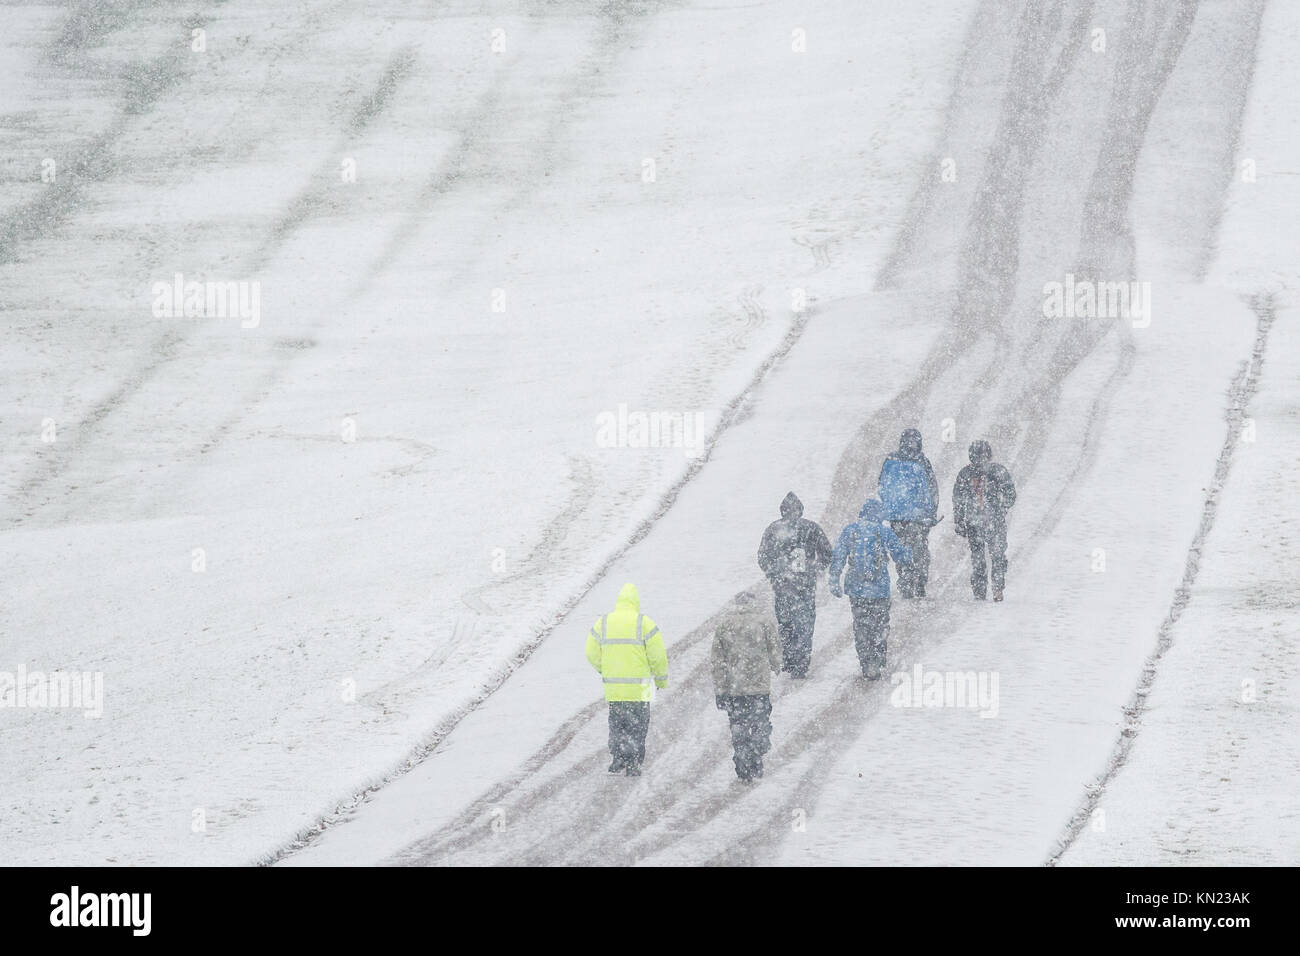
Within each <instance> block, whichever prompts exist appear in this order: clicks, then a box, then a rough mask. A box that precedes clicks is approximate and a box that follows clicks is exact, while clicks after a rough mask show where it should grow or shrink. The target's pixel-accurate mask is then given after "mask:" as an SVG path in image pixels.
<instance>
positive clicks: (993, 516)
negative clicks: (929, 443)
mask: <svg viewBox="0 0 1300 956" xmlns="http://www.w3.org/2000/svg"><path fill="white" fill-rule="evenodd" d="M1015 503H1016V486H1015V484H1014V483H1013V482H1012V480H1011V473H1010V472H1009V471H1007V470H1006V468H1004V467H1003V466H1002V465H999V464H998V463H997V462H995V461H994V460H993V449H992V447H991V446H990V445H989V443H988V442H986V441H983V440H980V441H974V442H971V446H970V464H969V465H967V466H966V467H965V468H963V469H962V470H961V471H960V472H958V474H957V481H956V483H955V484H954V485H953V486H952V518H953V528H954V530H955V531H956V532H957V533H958V534H959V535H961V536H962V537H963V538H965V539H966V543H967V544H969V545H970V563H971V572H970V584H971V590H972V591H973V592H974V594H975V600H977V601H983V600H985V598H986V596H987V594H988V584H989V577H990V576H991V577H992V579H993V600H995V601H1001V600H1002V593H1003V591H1004V590H1005V588H1006V583H1007V512H1008V511H1010V510H1011V507H1012V506H1013V505H1014V504H1015ZM986 555H987V558H986ZM990 565H991V567H989V566H990ZM990 572H991V575H990Z"/></svg>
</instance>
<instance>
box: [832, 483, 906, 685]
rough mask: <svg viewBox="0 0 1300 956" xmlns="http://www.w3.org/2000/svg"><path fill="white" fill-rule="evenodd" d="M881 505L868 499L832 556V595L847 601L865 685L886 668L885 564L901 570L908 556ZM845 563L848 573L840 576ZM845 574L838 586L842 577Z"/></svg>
mask: <svg viewBox="0 0 1300 956" xmlns="http://www.w3.org/2000/svg"><path fill="white" fill-rule="evenodd" d="M884 517H885V506H884V505H883V504H881V502H880V500H879V499H877V498H868V499H867V502H866V504H864V505H863V506H862V511H861V512H859V513H858V520H857V521H855V522H853V524H851V525H849V526H848V527H846V528H845V529H844V530H843V531H842V532H840V537H839V540H838V541H836V542H835V552H834V554H833V555H832V557H831V594H832V595H834V596H835V597H837V598H838V597H843V596H844V595H845V594H847V595H848V596H849V606H850V607H851V608H852V609H853V644H854V647H855V648H856V649H857V652H858V662H859V663H860V664H861V665H862V676H863V677H865V678H867V679H868V680H876V679H877V678H879V677H880V669H881V668H882V667H884V666H885V652H886V634H887V632H888V628H889V559H890V558H893V559H894V563H895V564H897V565H898V566H899V568H902V567H903V566H904V565H907V564H910V563H911V562H912V551H911V549H910V548H908V547H907V546H905V545H904V544H903V543H902V542H901V541H899V540H898V535H896V534H894V532H893V530H891V529H890V528H887V527H886V526H885V525H884ZM845 564H847V565H848V573H847V574H844V567H845ZM841 574H843V575H844V580H843V581H842V582H841V580H840V575H841Z"/></svg>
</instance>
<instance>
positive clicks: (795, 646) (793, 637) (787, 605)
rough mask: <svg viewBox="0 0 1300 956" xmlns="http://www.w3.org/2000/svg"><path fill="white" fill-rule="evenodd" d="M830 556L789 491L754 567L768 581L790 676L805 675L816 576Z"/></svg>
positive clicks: (821, 535) (814, 612)
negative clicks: (759, 570) (759, 569)
mask: <svg viewBox="0 0 1300 956" xmlns="http://www.w3.org/2000/svg"><path fill="white" fill-rule="evenodd" d="M830 561H831V545H830V542H829V541H827V540H826V533H825V532H824V531H822V529H821V527H820V526H818V524H817V523H816V522H814V521H810V520H809V519H807V518H805V517H804V516H803V502H802V501H800V500H799V497H798V495H796V494H795V493H794V492H793V491H792V492H790V493H789V494H787V495H786V496H785V500H783V501H782V502H781V517H780V518H778V519H777V520H776V521H773V522H772V523H771V524H770V525H768V526H767V530H766V531H764V532H763V540H762V541H761V542H760V543H759V546H758V566H759V567H760V568H762V570H763V573H764V574H765V575H766V576H767V580H768V582H769V583H770V584H771V585H772V594H773V597H774V599H775V605H776V621H777V626H778V627H779V628H780V631H781V654H782V669H783V670H786V671H789V672H790V676H791V677H794V678H804V677H807V676H808V666H809V664H810V663H811V662H812V639H813V628H814V627H815V625H816V623H817V601H816V597H817V577H818V576H819V575H820V574H821V573H822V572H823V571H825V570H826V567H827V566H828V565H829V564H830Z"/></svg>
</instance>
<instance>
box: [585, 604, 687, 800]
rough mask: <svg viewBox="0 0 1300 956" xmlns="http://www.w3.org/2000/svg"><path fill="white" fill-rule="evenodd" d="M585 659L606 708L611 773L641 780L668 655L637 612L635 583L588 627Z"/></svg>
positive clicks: (652, 628)
mask: <svg viewBox="0 0 1300 956" xmlns="http://www.w3.org/2000/svg"><path fill="white" fill-rule="evenodd" d="M587 660H588V661H589V662H590V663H591V666H592V667H594V668H596V671H597V673H599V674H600V676H601V680H602V681H603V682H604V685H605V700H606V701H608V703H609V753H610V756H611V757H612V758H613V762H612V763H611V764H610V765H609V772H610V773H625V774H627V776H629V777H639V776H640V775H641V764H642V763H643V762H644V761H645V740H646V734H647V732H648V731H649V730H650V702H651V701H652V700H654V696H655V691H656V690H664V689H665V688H666V687H667V686H668V652H667V650H666V649H665V648H664V638H663V635H662V634H661V633H660V632H659V626H658V625H657V624H655V622H654V621H653V620H652V619H651V618H649V617H647V616H646V615H644V614H642V613H641V596H640V594H639V593H638V592H637V589H636V585H635V584H624V585H623V587H622V588H621V589H620V590H619V592H618V601H617V602H616V603H615V605H614V610H613V611H611V612H610V613H609V614H605V615H603V616H601V617H600V618H598V619H597V620H596V623H595V624H593V625H592V626H591V632H590V633H589V634H588V635H587Z"/></svg>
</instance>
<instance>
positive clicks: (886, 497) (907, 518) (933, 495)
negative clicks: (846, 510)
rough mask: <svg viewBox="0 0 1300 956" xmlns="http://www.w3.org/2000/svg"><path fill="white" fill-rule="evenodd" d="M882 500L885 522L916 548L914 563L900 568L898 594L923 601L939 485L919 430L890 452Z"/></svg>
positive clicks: (884, 467)
mask: <svg viewBox="0 0 1300 956" xmlns="http://www.w3.org/2000/svg"><path fill="white" fill-rule="evenodd" d="M880 500H881V502H883V503H884V505H885V520H886V521H888V522H889V526H890V527H891V528H893V529H894V533H895V534H897V535H898V539H899V540H900V541H902V542H903V544H905V545H906V546H907V547H909V548H911V549H912V564H911V565H910V566H909V567H900V568H899V569H898V594H899V596H900V597H904V598H923V597H925V586H926V585H927V584H928V583H929V582H930V529H931V528H933V527H934V526H935V524H937V521H936V520H935V513H936V512H937V511H938V510H939V482H938V481H937V480H936V479H935V477H934V468H933V467H931V465H930V459H929V458H926V457H925V453H924V452H923V451H921V433H920V431H918V430H917V429H915V428H908V429H906V430H905V431H904V432H903V434H902V436H901V437H900V438H899V440H898V451H895V452H890V454H889V456H888V457H887V458H886V459H885V463H884V465H882V466H881V468H880Z"/></svg>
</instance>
